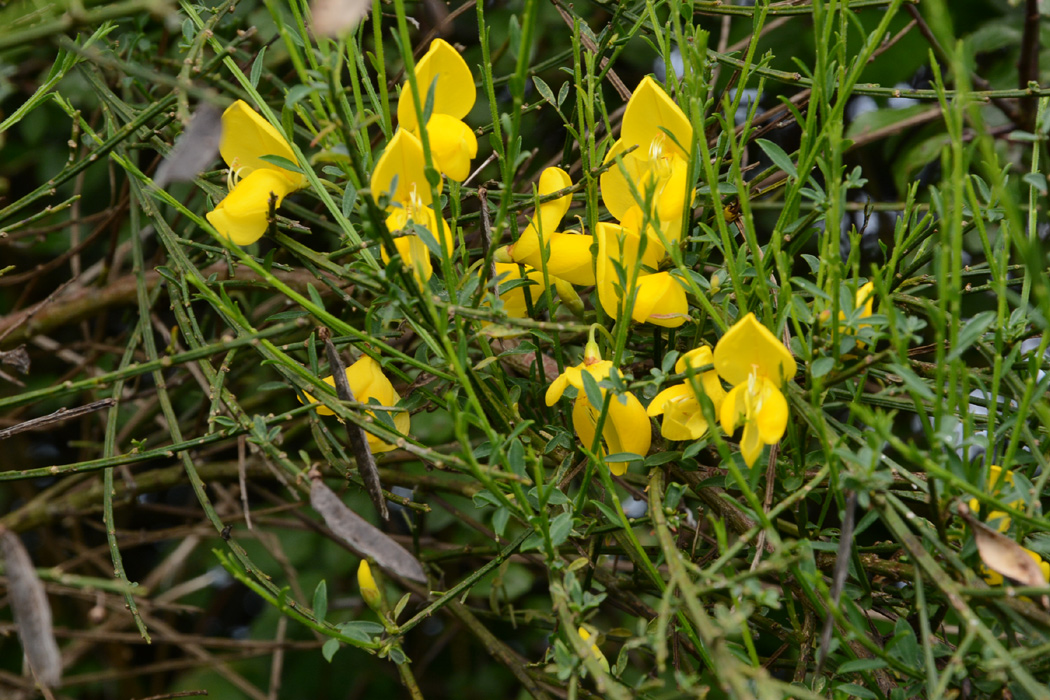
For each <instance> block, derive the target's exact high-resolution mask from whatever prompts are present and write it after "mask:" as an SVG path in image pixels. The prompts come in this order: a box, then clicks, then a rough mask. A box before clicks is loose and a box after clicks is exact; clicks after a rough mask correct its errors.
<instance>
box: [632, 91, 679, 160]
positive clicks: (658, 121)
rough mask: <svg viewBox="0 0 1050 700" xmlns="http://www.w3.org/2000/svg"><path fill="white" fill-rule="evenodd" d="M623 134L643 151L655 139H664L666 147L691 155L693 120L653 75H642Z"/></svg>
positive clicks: (633, 96) (633, 95)
mask: <svg viewBox="0 0 1050 700" xmlns="http://www.w3.org/2000/svg"><path fill="white" fill-rule="evenodd" d="M660 127H663V128H664V129H667V131H669V132H670V133H671V134H673V135H674V137H675V140H677V141H678V144H680V146H679V145H675V144H674V142H673V141H672V140H671V139H668V138H667V137H666V135H664V133H663V131H662V130H661V129H660ZM620 134H621V136H620V138H621V139H622V140H623V141H625V142H626V143H627V144H628V145H637V146H639V147H640V149H641V150H642V151H646V150H648V149H649V147H650V144H651V143H652V142H653V140H654V139H663V140H664V141H665V143H664V147H665V149H673V150H674V151H675V152H676V153H677V154H678V155H679V156H680V157H682V158H688V156H689V151H688V150H687V149H689V148H690V146H691V145H692V143H693V127H692V125H690V123H689V120H688V119H687V118H686V116H685V114H684V113H683V112H682V110H681V109H680V108H679V107H678V105H676V104H675V103H674V101H672V100H671V98H670V97H668V95H667V93H666V92H664V89H663V88H662V87H660V86H659V85H658V84H657V83H656V81H655V80H653V79H652V78H650V77H649V76H646V77H644V78H642V82H641V83H639V84H638V87H637V88H635V90H634V94H632V95H631V99H630V100H628V101H627V109H626V110H625V111H624V113H623V127H622V129H621V132H620ZM683 149H686V150H683Z"/></svg>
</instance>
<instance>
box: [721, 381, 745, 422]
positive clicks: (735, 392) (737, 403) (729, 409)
mask: <svg viewBox="0 0 1050 700" xmlns="http://www.w3.org/2000/svg"><path fill="white" fill-rule="evenodd" d="M746 393H747V383H746V382H745V383H744V384H737V385H736V386H735V387H733V388H732V389H730V390H729V393H728V394H727V395H726V399H725V401H723V402H722V408H721V409H720V410H719V412H718V420H719V422H720V423H721V424H722V430H724V431H725V432H726V434H727V435H732V434H733V431H735V430H736V426H737V424H738V422H739V421H740V418H741V416H744V415H745V414H746V413H747V408H746V406H745V403H744V402H745V400H746Z"/></svg>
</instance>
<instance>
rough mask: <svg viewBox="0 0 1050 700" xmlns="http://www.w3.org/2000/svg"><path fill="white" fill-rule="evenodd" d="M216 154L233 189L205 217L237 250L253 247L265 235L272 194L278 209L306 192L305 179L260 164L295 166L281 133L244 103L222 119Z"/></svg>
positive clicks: (235, 103) (296, 162)
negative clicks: (290, 196) (276, 161)
mask: <svg viewBox="0 0 1050 700" xmlns="http://www.w3.org/2000/svg"><path fill="white" fill-rule="evenodd" d="M219 152H220V153H221V154H222V159H223V160H225V161H226V164H227V165H228V166H229V167H230V181H231V182H232V183H236V184H234V185H232V186H231V187H230V193H229V194H228V195H226V197H225V198H224V199H223V200H222V201H221V202H219V203H218V204H217V205H215V209H213V210H211V211H210V212H208V213H207V214H206V215H205V216H206V218H207V219H208V222H209V223H211V225H212V226H214V227H215V230H216V231H218V232H219V233H220V234H222V235H223V236H225V237H226V238H228V239H229V240H231V241H232V242H234V243H236V244H237V245H249V244H251V243H255V241H257V240H259V239H260V238H262V236H263V234H265V233H266V228H267V225H268V221H267V217H268V215H269V212H270V196H271V194H272V195H273V196H275V197H276V198H277V206H278V207H279V206H281V202H282V201H283V200H284V198H285V197H286V196H288V194H289V193H291V192H294V191H295V190H298V189H301V188H303V187H305V186H306V178H305V177H304V176H303V175H302V174H301V173H296V172H292V171H291V170H285V169H284V168H281V167H279V166H277V165H274V164H273V163H269V162H267V161H265V160H263V159H262V156H280V157H281V158H284V159H285V160H288V161H290V162H291V163H295V164H296V165H298V164H299V163H298V161H297V160H296V158H295V154H294V153H293V152H292V147H291V146H289V145H288V142H287V141H286V140H285V139H284V137H283V136H281V134H280V132H278V131H277V129H275V128H274V127H273V126H272V125H271V124H270V123H269V122H268V121H266V120H265V119H263V118H262V117H261V116H260V115H259V113H258V112H256V111H255V110H254V109H252V108H251V107H249V106H248V103H246V102H244V101H243V100H237V101H236V102H234V103H233V104H232V105H230V106H229V107H227V108H226V111H225V112H223V113H222V138H221V139H220V141H219Z"/></svg>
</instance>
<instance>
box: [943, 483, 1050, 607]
mask: <svg viewBox="0 0 1050 700" xmlns="http://www.w3.org/2000/svg"><path fill="white" fill-rule="evenodd" d="M958 512H959V515H960V516H961V517H962V518H963V520H965V521H966V523H967V524H968V525H969V526H970V529H972V530H973V535H974V539H976V540H977V553H978V554H980V555H981V561H983V562H984V565H985V566H987V567H988V568H989V569H991V570H992V571H995V572H997V573H999V574H1001V575H1002V576H1004V577H1007V578H1012V579H1014V580H1015V581H1017V582H1018V583H1020V584H1021V585H1023V586H1034V587H1046V585H1047V580H1046V577H1045V576H1043V570H1042V569H1041V568H1040V567H1039V564H1038V563H1036V561H1035V560H1034V559H1032V557H1031V556H1030V555H1029V554H1028V552H1026V551H1025V550H1024V548H1023V547H1022V546H1021V545H1019V544H1017V543H1016V542H1014V541H1013V540H1012V539H1010V538H1009V537H1007V536H1006V535H1004V534H1002V533H1000V532H998V531H996V530H993V529H992V528H990V527H988V526H987V525H985V524H984V523H982V522H980V521H979V520H977V519H976V518H974V517H973V516H972V515H971V514H970V509H969V508H968V507H967V506H966V504H965V503H960V504H959V506H958ZM1043 606H1044V607H1050V604H1048V600H1047V597H1046V596H1043Z"/></svg>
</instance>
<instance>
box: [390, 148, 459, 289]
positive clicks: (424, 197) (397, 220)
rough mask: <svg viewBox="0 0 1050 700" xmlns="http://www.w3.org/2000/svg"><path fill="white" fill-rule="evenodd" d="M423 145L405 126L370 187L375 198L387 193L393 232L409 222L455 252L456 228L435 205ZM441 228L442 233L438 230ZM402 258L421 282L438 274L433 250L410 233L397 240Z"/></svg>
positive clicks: (447, 251)
mask: <svg viewBox="0 0 1050 700" xmlns="http://www.w3.org/2000/svg"><path fill="white" fill-rule="evenodd" d="M424 168H425V164H424V161H423V146H422V145H421V144H420V143H419V139H417V138H416V137H415V136H413V135H412V134H411V133H410V132H408V131H405V130H403V129H401V130H398V132H397V133H396V134H394V138H392V139H390V143H389V144H387V147H386V150H384V151H383V155H382V156H380V157H379V160H378V161H376V166H375V169H374V170H373V171H372V178H371V181H370V186H371V189H372V197H373V198H375V199H376V201H378V200H379V197H380V196H381V195H384V194H385V195H387V197H389V201H388V203H387V210H386V211H387V219H386V226H387V228H388V229H390V232H391V233H394V232H397V231H401V230H402V229H404V228H405V227H406V226H407V225H408V224H409V222H412V223H415V224H417V225H419V226H422V227H423V228H425V229H426V230H427V231H429V232H430V233H431V234H432V235H433V236H434V238H435V240H437V241H438V242H440V243H442V247H443V249H444V251H445V253H446V254H448V255H451V254H452V248H453V246H454V243H453V241H452V230H451V229H450V228H449V225H448V222H447V221H445V220H444V218H439V217H438V215H437V213H436V212H435V211H434V208H433V206H432V205H433V201H434V200H433V198H432V197H431V194H430V192H431V190H430V184H429V183H428V182H427V178H426V175H425V174H424ZM439 229H440V234H439V233H438V231H439ZM394 245H395V246H396V247H397V251H398V253H400V254H401V259H402V260H404V261H405V264H406V265H407V266H408V267H409V269H411V270H412V271H413V272H414V273H415V275H416V278H417V279H418V280H420V282H426V281H427V280H429V279H430V277H431V275H433V274H434V266H433V264H432V263H431V262H430V249H429V248H427V245H426V243H424V242H423V240H422V239H421V238H420V237H419V236H417V235H415V234H413V233H410V232H406V234H405V235H403V236H400V237H399V238H395V239H394ZM382 255H383V262H387V263H389V262H390V256H389V255H388V254H387V251H386V249H385V248H384V249H383V251H382Z"/></svg>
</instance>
